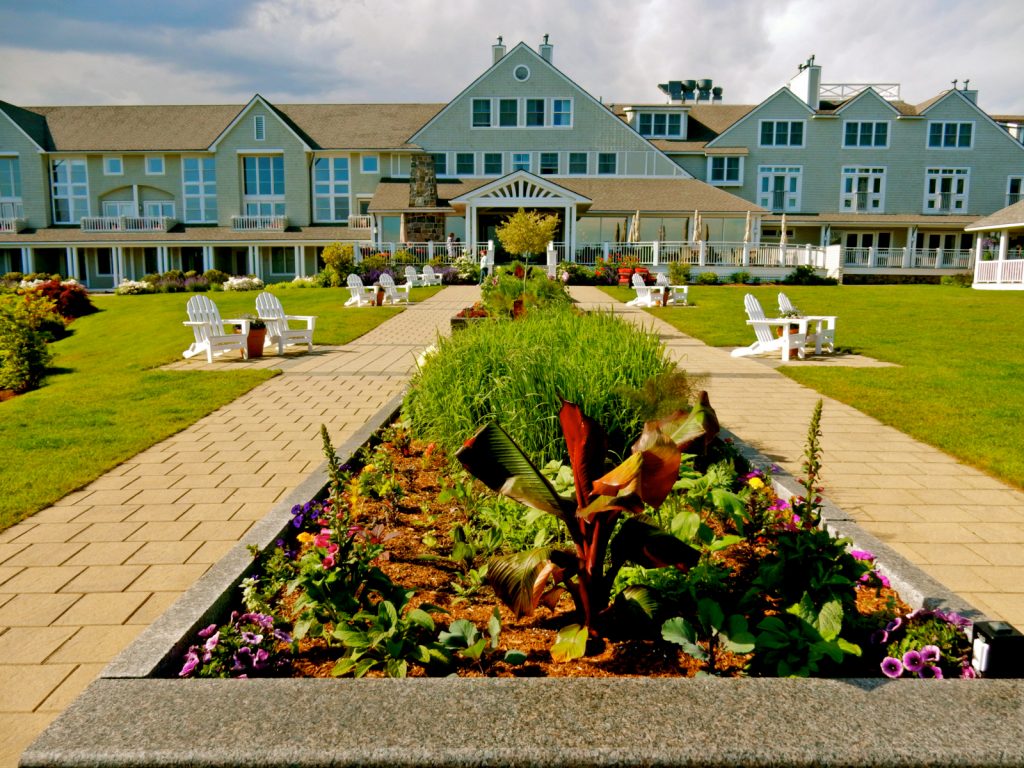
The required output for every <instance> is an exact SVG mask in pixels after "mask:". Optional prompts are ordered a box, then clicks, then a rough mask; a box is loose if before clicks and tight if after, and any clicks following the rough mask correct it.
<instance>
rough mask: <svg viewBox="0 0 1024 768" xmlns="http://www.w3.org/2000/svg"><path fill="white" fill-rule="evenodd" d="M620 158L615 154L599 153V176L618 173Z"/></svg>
mask: <svg viewBox="0 0 1024 768" xmlns="http://www.w3.org/2000/svg"><path fill="white" fill-rule="evenodd" d="M617 160H618V157H617V156H616V154H615V153H614V152H598V153H597V172H598V173H599V174H611V173H616V161H617Z"/></svg>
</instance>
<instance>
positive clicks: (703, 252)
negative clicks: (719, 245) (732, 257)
mask: <svg viewBox="0 0 1024 768" xmlns="http://www.w3.org/2000/svg"><path fill="white" fill-rule="evenodd" d="M698 244H699V245H700V252H699V253H698V254H697V266H698V267H706V266H707V264H708V244H707V243H706V242H704V241H703V240H700V241H698Z"/></svg>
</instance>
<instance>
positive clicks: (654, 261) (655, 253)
mask: <svg viewBox="0 0 1024 768" xmlns="http://www.w3.org/2000/svg"><path fill="white" fill-rule="evenodd" d="M660 246H661V243H659V242H658V241H657V240H655V241H654V242H653V243H652V244H651V249H652V253H651V266H652V267H656V266H658V264H659V261H660V256H661V248H660Z"/></svg>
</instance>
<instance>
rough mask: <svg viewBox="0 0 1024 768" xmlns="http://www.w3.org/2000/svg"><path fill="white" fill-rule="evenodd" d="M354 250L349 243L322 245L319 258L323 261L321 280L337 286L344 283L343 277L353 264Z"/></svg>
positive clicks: (351, 268) (331, 285)
mask: <svg viewBox="0 0 1024 768" xmlns="http://www.w3.org/2000/svg"><path fill="white" fill-rule="evenodd" d="M354 254H355V250H354V249H353V248H352V245H351V244H350V243H345V244H342V243H331V244H330V245H328V246H325V247H324V250H323V252H322V253H321V254H320V258H321V259H323V262H324V276H323V282H324V284H325V285H326V286H330V287H332V288H337V287H338V286H341V285H344V284H345V278H346V277H347V276H348V273H349V272H351V271H352V270H353V267H354V266H355V258H354Z"/></svg>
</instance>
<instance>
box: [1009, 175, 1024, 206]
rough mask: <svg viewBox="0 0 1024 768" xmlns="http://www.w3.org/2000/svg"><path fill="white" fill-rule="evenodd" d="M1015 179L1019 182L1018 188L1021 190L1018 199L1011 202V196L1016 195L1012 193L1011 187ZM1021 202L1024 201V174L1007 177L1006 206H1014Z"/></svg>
mask: <svg viewBox="0 0 1024 768" xmlns="http://www.w3.org/2000/svg"><path fill="white" fill-rule="evenodd" d="M1014 179H1016V180H1017V182H1018V185H1017V186H1018V187H1019V188H1020V191H1019V192H1017V193H1016V194H1017V199H1016V200H1013V201H1011V200H1010V195H1012V194H1014V193H1013V192H1011V191H1010V186H1011V185H1012V184H1013V181H1014ZM1021 200H1024V174H1019V173H1012V174H1010V175H1009V176H1007V177H1006V204H1007V205H1013V204H1014V203H1017V202H1020V201H1021Z"/></svg>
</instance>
